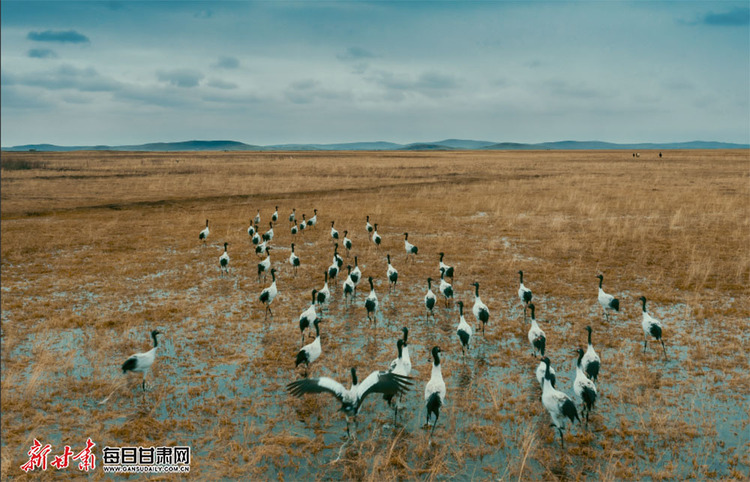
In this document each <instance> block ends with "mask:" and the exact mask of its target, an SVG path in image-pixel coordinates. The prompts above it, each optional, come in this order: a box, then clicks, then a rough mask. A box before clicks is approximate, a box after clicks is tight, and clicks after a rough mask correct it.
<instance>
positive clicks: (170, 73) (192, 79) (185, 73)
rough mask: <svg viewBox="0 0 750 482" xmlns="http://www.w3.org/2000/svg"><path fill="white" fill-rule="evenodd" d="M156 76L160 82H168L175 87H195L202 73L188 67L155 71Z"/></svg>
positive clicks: (201, 78)
mask: <svg viewBox="0 0 750 482" xmlns="http://www.w3.org/2000/svg"><path fill="white" fill-rule="evenodd" d="M156 76H157V78H158V79H159V81H161V82H169V83H170V84H172V85H174V86H176V87H186V88H189V87H197V86H198V84H200V81H201V80H203V74H201V73H200V72H198V71H197V70H190V69H176V70H167V71H164V70H160V71H158V72H157V73H156Z"/></svg>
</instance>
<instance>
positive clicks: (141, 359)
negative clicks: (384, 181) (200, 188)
mask: <svg viewBox="0 0 750 482" xmlns="http://www.w3.org/2000/svg"><path fill="white" fill-rule="evenodd" d="M317 218H318V211H317V209H315V210H314V215H313V216H312V217H311V218H310V219H307V217H306V216H305V214H303V215H302V220H301V221H300V222H298V220H297V217H296V209H293V210H292V212H291V213H290V214H289V222H290V232H291V234H292V236H293V237H294V235H296V234H297V233H299V232H301V231H304V230H305V229H310V228H315V227H316V225H317ZM260 220H261V217H260V211H258V213H257V215H256V216H255V219H254V220H253V222H252V223H251V225H250V227H249V228H248V230H247V232H248V235H249V236H250V239H251V241H252V243H253V245H254V246H255V252H256V253H257V254H260V255H264V254H265V258H264V259H263V260H262V261H260V262H259V263H258V271H257V272H258V281H259V282H260V281H261V278H262V277H263V278H265V276H266V274H267V273H270V274H271V278H272V283H271V284H270V286H268V287H266V288H264V289H263V290H262V291H261V293H260V295H259V297H258V299H259V301H260V302H261V303H263V304H264V305H265V316H266V317H268V315H269V314H270V315H273V312H272V311H271V304H272V303H273V301H274V299H275V298H276V296H277V294H278V288H277V286H276V269H275V268H273V267H272V263H271V256H270V252H271V250H272V249H273V248H272V247H271V246H270V244H269V243H270V242H271V241H272V240H273V239H274V226H275V225H276V224H277V222H278V220H279V213H278V207H276V211H275V212H274V213H273V215H272V216H271V221H270V222H269V229H268V230H267V231H265V232H264V233H260V231H259V228H258V225H259V224H260ZM365 228H366V230H367V236H368V238H369V240H370V241H371V242H372V243H373V245H374V246H376V247H378V248H379V247H380V245H381V243H382V237H381V236H380V234H378V224H374V225H372V224H370V217H369V216H367V218H366V222H365ZM209 234H210V230H209V222H208V220H206V226H205V228H204V229H203V230H202V231H201V232H200V233H199V240H200V241H202V242H203V243H204V244H205V243H206V241H207V239H208V236H209ZM348 234H349V232H348V231H344V232H343V238H342V237H340V235H339V232H338V231H337V230H336V228H335V221H331V230H330V237H331V239H332V240H333V242H334V255H333V260H332V262H331V265H330V266H329V267H328V268H327V269H326V271H325V273H324V285H323V287H322V288H320V289H313V290H312V292H311V293H312V296H311V300H310V306H309V307H308V308H307V309H306V310H304V311H303V312H302V313H301V314H300V315H299V328H300V332H301V335H302V343H304V341H305V330H308V331H310V332H311V331H312V330H313V329H314V330H315V339H314V341H312V342H311V343H309V344H306V345H304V346H303V347H302V348H301V349H300V350H299V352H298V353H297V357H296V361H295V363H296V365H295V366H300V365H302V364H304V367H305V372H304V378H302V379H299V380H296V381H294V382H291V383H289V384H288V385H287V389H288V391H289V392H290V393H291V394H292V395H295V396H299V397H301V396H303V395H305V394H316V393H329V394H331V395H333V396H334V397H335V398H336V399H338V401H339V402H340V403H341V409H340V410H341V411H343V412H344V414H345V415H346V422H347V423H346V432H347V435H348V436H349V437H351V432H350V430H349V425H350V417H351V418H353V420H354V422H355V423H356V415H357V413H358V411H359V409H360V407H361V406H362V403H363V401H364V400H365V398H366V397H367V396H368V395H369V394H372V393H380V394H382V395H383V397H384V399H385V400H386V401H387V403H388V406H390V407H391V408H393V409H394V417H395V418H396V419H397V418H398V410H399V404H398V402H397V401H396V400H395V398H396V396H397V395H398V396H399V399H400V398H401V397H402V396H403V394H404V393H405V392H407V391H408V390H409V389H410V388H411V386H412V385H413V383H414V380H413V378H412V377H410V373H411V359H410V356H409V344H408V335H409V329H408V328H407V327H404V328H403V329H402V331H403V337H402V338H399V339H398V340H397V342H396V348H397V353H398V356H397V358H395V359H394V360H393V361H392V362H391V364H390V366H389V367H388V368H387V369H386V370H375V371H373V372H372V373H370V374H369V375H368V376H367V377H366V378H365V379H364V380H363V381H361V382H360V381H359V379H358V377H357V372H356V369H355V368H351V385H350V387H349V388H346V387H345V386H344V385H343V384H342V383H340V382H338V381H336V380H333V379H331V378H328V377H317V378H308V370H309V367H310V365H311V364H313V363H314V362H315V361H316V360H317V359H318V358H319V357H320V356H321V354H322V347H321V342H320V326H319V323H320V319H321V318H320V317H321V316H322V313H323V311H324V310H325V307H326V306H328V305H329V304H330V302H331V299H332V296H331V290H330V288H329V280H330V281H331V282H333V280H335V279H336V277H337V276H338V274H339V273H340V272H341V270H342V267H343V258H342V257H341V256H340V255H339V254H338V246H339V244H338V242H339V241H341V242H342V244H343V246H344V249H346V251H347V255H348V254H349V252H350V251H351V249H352V241H351V239H350V238H349V236H348ZM228 245H229V243H226V242H225V243H224V252H223V253H222V255H221V256H220V257H219V269H220V274H221V275H222V276H224V275H225V274H228V273H229V262H230V258H229V254H228ZM294 248H295V244H294V243H292V244H291V254H290V256H289V259H288V262H289V264H290V265H291V267H292V270H293V272H294V274H295V275H296V273H297V268H298V267H299V266H300V258H299V256H298V255H297V254H296V253H295V249H294ZM404 250H405V252H406V259H407V261H408V260H409V258H410V257H414V256H416V255H417V253H418V251H419V250H418V248H417V246H415V245H413V244H412V243H410V242H409V234H408V233H404ZM444 256H445V254H444V253H442V252H441V253H439V257H440V258H439V264H438V269H439V273H440V284H439V287H438V292H439V294H440V295H441V296H442V297H443V299H444V301H445V304H446V306H448V303H449V302H450V301H451V300H452V299H453V286H452V284H451V282H452V281H453V275H454V271H455V270H454V267H453V266H449V265H447V264H445V262H444ZM386 259H387V262H388V266H387V271H386V276H387V279H388V283H389V290H391V289H394V288H395V287H396V285H397V283H398V271H397V270H396V269H395V268H394V267H393V265H392V264H391V257H390V254H388V255H387V256H386ZM347 271H348V272H347V275H346V278H345V280H344V281H343V283H342V288H343V289H342V293H343V297H344V301H345V302H347V301H349V302H351V300H353V298H354V296H355V294H356V288H357V285H358V284H359V282H360V281H361V280H362V279H363V277H362V272H361V271H360V269H359V266H358V258H357V256H355V257H354V268H352V266H348V267H347ZM518 275H519V289H518V298H519V301H520V303H521V304H522V305H523V309H524V321H526V320H527V319H528V313H529V312H530V328H529V331H528V340H529V344H530V346H531V348H532V350H533V353H534V355H535V356H536V357H537V358H539V359H540V360H541V361H540V363H539V365H538V366H537V368H536V370H535V375H536V379H537V381H538V383H539V384H540V387H541V389H542V396H541V400H542V404H543V405H544V408H545V409H546V410H547V411H548V412H549V414H550V417H551V420H552V424H551V426H552V427H554V428H556V429H557V430H558V431H559V433H560V443H561V446H562V447H563V448H564V439H563V430H564V429H565V425H566V423H567V421H568V420H569V421H570V423H571V424H572V423H574V422H575V421H578V422H580V421H581V420H580V418H579V410H578V408H577V405H576V403H575V401H574V400H573V398H571V397H570V396H568V395H567V394H566V393H564V392H562V391H560V390H558V389H557V388H556V387H555V384H556V377H555V370H554V369H553V368H552V366H551V365H550V360H549V358H548V357H546V356H545V348H546V343H547V339H546V335H545V333H544V331H543V330H542V329H541V327H540V326H539V324H538V323H537V321H536V317H535V306H534V303H533V302H532V299H533V294H532V292H531V290H530V289H529V288H527V287H526V286H525V285H524V281H523V271H519V272H518ZM446 278H449V279H450V281H451V282H449V281H448V280H447V279H446ZM598 279H599V294H598V302H599V304H600V305H601V307H602V309H603V312H604V316H605V318H606V320H607V321H609V314H610V313H611V312H613V311H615V312H617V311H619V300H618V299H617V298H615V297H614V296H612V295H610V294H608V293H605V292H604V290H603V289H602V283H603V279H604V277H603V276H602V275H601V274H600V275H598ZM367 280H368V282H369V285H370V292H369V294H368V296H367V297H366V298H365V301H364V308H365V311H366V313H367V318H368V320H371V321H373V322H374V320H376V314H377V311H378V297H377V294H376V292H375V288H374V284H373V277H372V276H370V277H368V278H367ZM432 282H433V279H432V278H427V293H426V294H425V296H424V306H425V309H426V311H427V314H428V316H429V315H432V316H433V317H434V316H435V315H434V312H433V309H434V308H435V305H436V303H437V296H436V295H435V293H434V292H433V291H432ZM472 286H473V287H474V305H473V307H472V313H473V315H474V317H475V319H476V321H477V323H478V325H479V326H480V327H481V330H482V333H484V330H485V326H486V324H487V322H488V320H489V318H490V312H489V309H488V307H487V305H485V304H484V303H483V302H482V300H481V298H480V296H479V283H478V282H475V283H473V284H472ZM640 301H641V302H642V322H641V326H642V328H643V332H644V337H645V338H644V346H643V350H644V352H645V351H646V349H647V344H648V340H649V339H650V338H653V339H654V340H656V341H660V342H661V344H662V348H663V350H664V357H665V358H666V357H667V352H666V347H665V346H664V341H663V339H662V325H661V322H660V321H659V320H657V319H655V318H653V317H652V316H651V315H650V314H649V313H648V311H647V309H646V301H647V300H646V298H645V297H643V296H642V297H640ZM456 304H457V305H458V309H459V323H458V326H457V329H456V335H457V338H458V343H460V346H461V349H462V353H463V354H464V356H465V354H466V350H467V349H468V348H469V345H470V342H471V338H472V336H473V334H474V331H473V329H472V327H471V325H470V324H469V323H468V322H467V321H466V319H465V316H464V304H463V302H462V301H457V302H456ZM319 310H320V314H319ZM586 330H587V331H588V348H587V350H586V351H585V352H584V351H583V350H582V349H580V348H579V349H577V350H576V353H577V354H578V361H577V368H576V376H575V380H574V382H573V392H574V394H575V397H576V399H577V400H578V401H579V403H580V407H581V416H585V420H586V422H587V423H588V418H589V413H590V412H591V410H592V409H594V407H595V404H596V399H597V389H596V382H597V380H598V374H599V370H600V366H601V360H600V358H599V356H598V355H597V353H596V350H595V349H594V346H593V345H592V342H591V333H592V329H591V327H590V326H587V327H586ZM159 334H160V332H159V331H157V330H154V331H152V332H151V337H152V339H153V343H154V346H153V348H152V349H151V350H150V351H148V352H145V353H137V354H134V355H132V356H131V357H130V358H128V359H127V360H126V361H125V362H124V363H123V365H122V371H123V373H127V372H136V373H141V374H142V375H143V384H142V387H143V390H144V392H145V390H146V383H145V376H146V372H147V371H148V369H149V368H150V367H151V365H152V364H153V362H154V360H155V356H156V350H157V347H158V341H157V335H159ZM440 353H441V349H440V347H439V346H435V347H433V348H432V350H431V354H432V373H431V376H430V379H429V381H428V382H427V384H426V385H425V390H424V404H425V411H426V426H427V427H429V426H430V425H432V430H431V431H430V435H432V433H433V432H434V430H435V426H436V425H437V422H438V419H439V417H440V408H441V407H442V406H443V404H444V403H445V397H446V385H445V380H444V379H443V375H442V370H441V361H440ZM433 417H434V422H432V423H431V421H432V419H433Z"/></svg>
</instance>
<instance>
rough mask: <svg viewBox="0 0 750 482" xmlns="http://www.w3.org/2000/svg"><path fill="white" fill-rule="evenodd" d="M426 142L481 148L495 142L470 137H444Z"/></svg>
mask: <svg viewBox="0 0 750 482" xmlns="http://www.w3.org/2000/svg"><path fill="white" fill-rule="evenodd" d="M426 144H428V145H429V144H437V145H440V146H445V147H450V148H453V149H483V148H485V147H487V146H491V145H493V144H495V143H494V142H489V141H473V140H470V139H445V140H442V141H436V142H427V143H426Z"/></svg>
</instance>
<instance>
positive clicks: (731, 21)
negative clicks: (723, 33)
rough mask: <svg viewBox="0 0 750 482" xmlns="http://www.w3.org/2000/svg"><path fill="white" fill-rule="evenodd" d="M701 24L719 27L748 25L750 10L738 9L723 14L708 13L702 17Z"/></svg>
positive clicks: (749, 22)
mask: <svg viewBox="0 0 750 482" xmlns="http://www.w3.org/2000/svg"><path fill="white" fill-rule="evenodd" d="M703 23H704V24H706V25H713V26H720V27H742V26H745V25H750V8H739V7H738V8H734V9H732V10H730V11H728V12H724V13H714V12H709V13H707V14H706V15H705V16H704V17H703Z"/></svg>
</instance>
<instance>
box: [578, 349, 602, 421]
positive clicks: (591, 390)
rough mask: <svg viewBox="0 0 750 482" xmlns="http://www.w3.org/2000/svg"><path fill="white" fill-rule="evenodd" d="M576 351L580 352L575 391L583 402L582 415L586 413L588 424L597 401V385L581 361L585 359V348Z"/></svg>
mask: <svg viewBox="0 0 750 482" xmlns="http://www.w3.org/2000/svg"><path fill="white" fill-rule="evenodd" d="M576 353H577V354H578V361H577V363H576V378H575V381H574V382H573V391H574V392H575V394H576V397H578V399H579V400H581V402H582V404H583V406H582V407H581V415H583V414H584V413H585V414H586V424H588V423H589V413H590V412H591V409H592V408H594V404H595V403H596V385H595V384H594V382H593V381H592V380H591V379H590V378H588V377H587V376H586V374H585V373H584V372H583V366H582V365H583V363H582V362H581V360H582V359H583V350H582V349H580V348H578V349H577V350H576Z"/></svg>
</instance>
